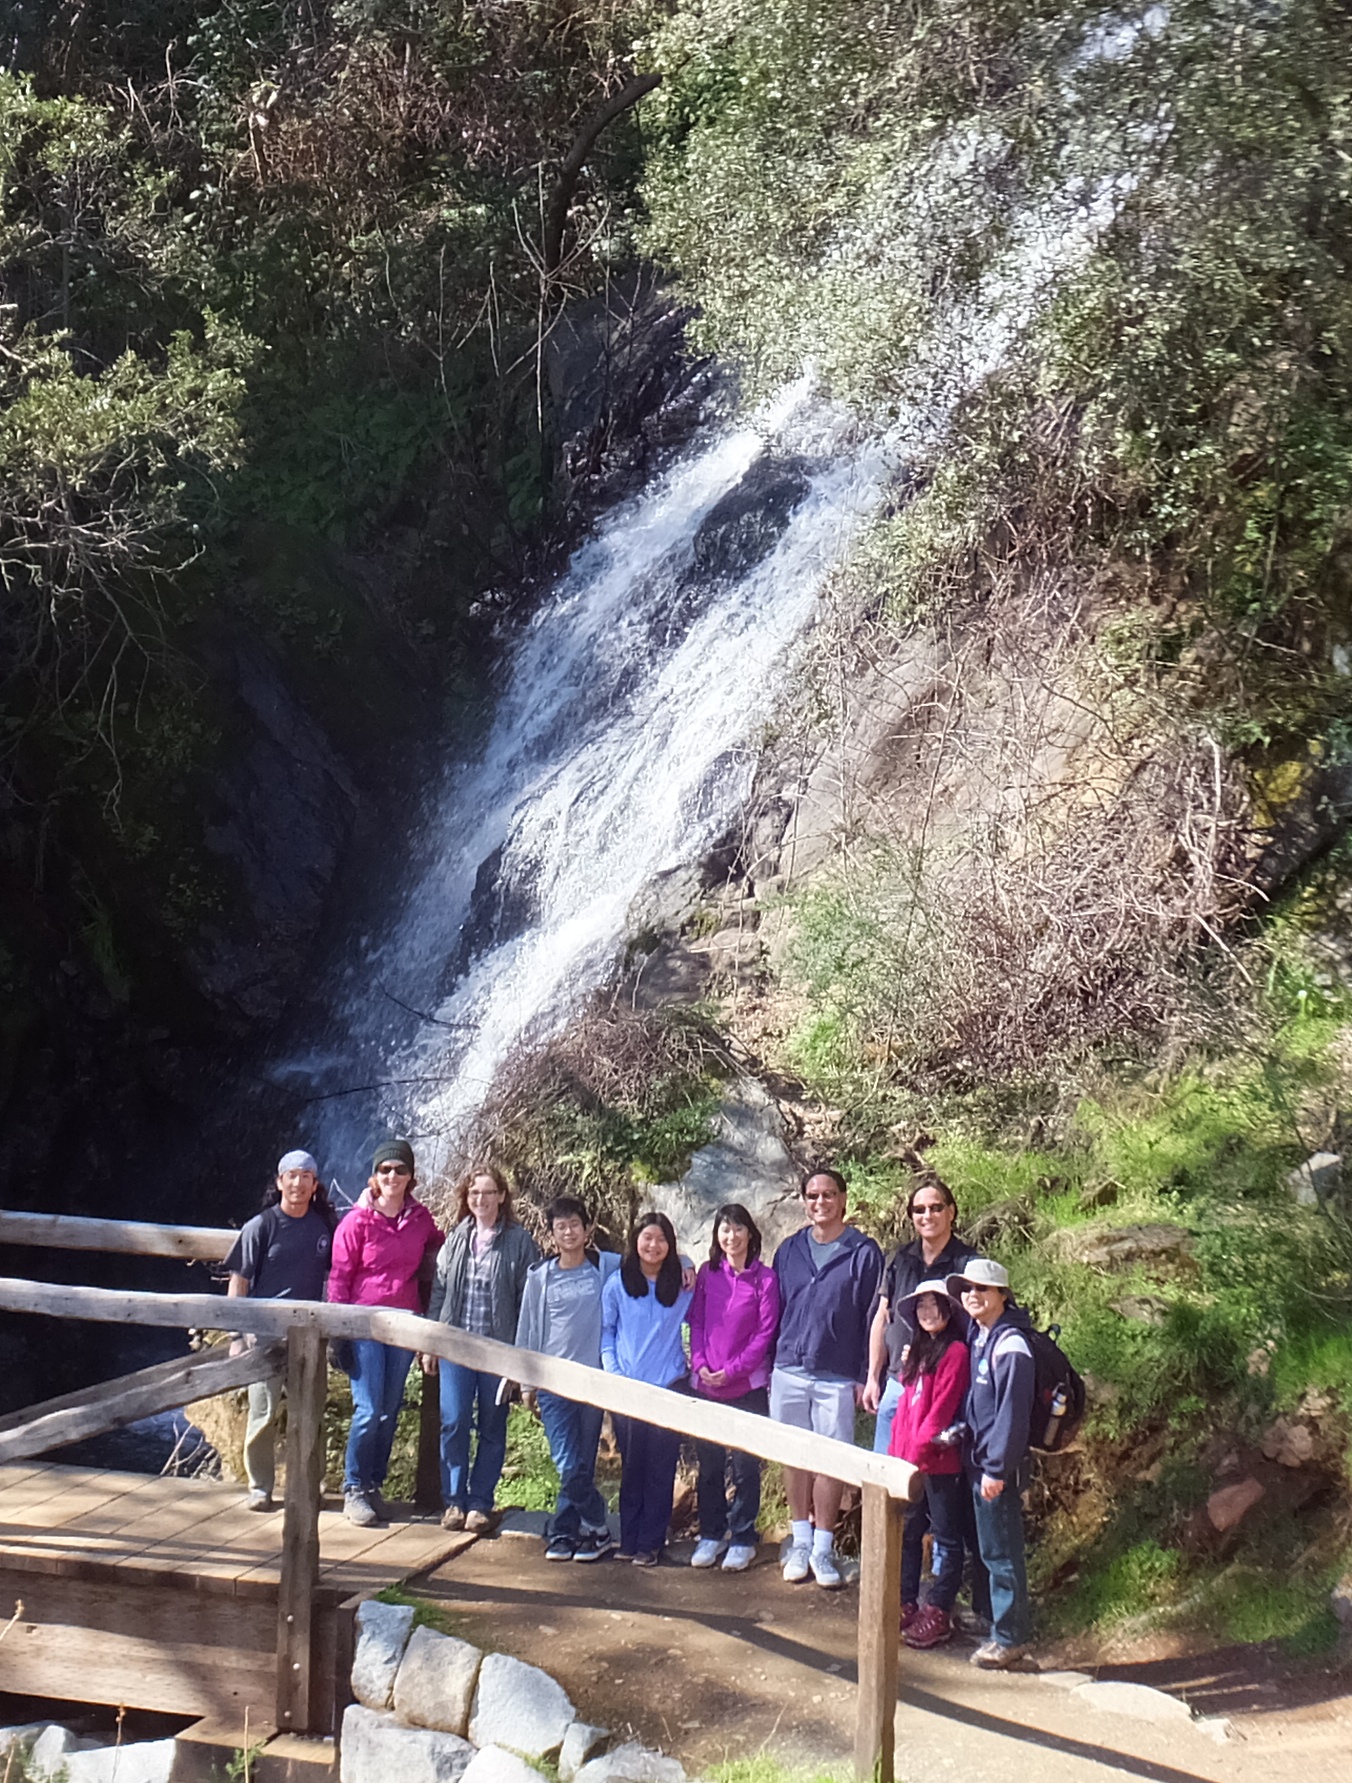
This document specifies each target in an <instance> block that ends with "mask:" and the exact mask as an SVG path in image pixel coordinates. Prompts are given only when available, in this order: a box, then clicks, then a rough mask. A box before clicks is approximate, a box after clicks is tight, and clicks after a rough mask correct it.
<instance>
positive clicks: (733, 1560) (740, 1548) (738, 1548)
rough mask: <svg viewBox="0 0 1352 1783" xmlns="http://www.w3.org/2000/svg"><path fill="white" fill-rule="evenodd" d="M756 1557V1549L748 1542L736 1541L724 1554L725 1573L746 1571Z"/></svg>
mask: <svg viewBox="0 0 1352 1783" xmlns="http://www.w3.org/2000/svg"><path fill="white" fill-rule="evenodd" d="M755 1558H756V1550H755V1549H754V1548H753V1547H751V1546H750V1545H749V1544H748V1543H746V1542H734V1543H733V1544H732V1546H731V1547H730V1548H729V1549H728V1551H727V1553H726V1554H725V1555H724V1556H723V1571H724V1572H725V1573H744V1572H745V1571H746V1569H747V1568H748V1567H749V1566H750V1565H751V1562H752V1561H753V1560H754V1559H755Z"/></svg>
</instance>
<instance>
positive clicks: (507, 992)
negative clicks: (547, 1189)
mask: <svg viewBox="0 0 1352 1783" xmlns="http://www.w3.org/2000/svg"><path fill="white" fill-rule="evenodd" d="M892 468H893V467H892V462H891V455H890V453H889V450H888V449H887V447H886V445H885V444H884V443H881V442H879V441H877V440H864V441H862V442H861V441H860V439H859V437H858V432H857V429H856V428H855V426H854V425H853V423H852V421H851V418H850V417H849V416H848V415H846V414H844V413H843V412H841V411H840V410H838V409H833V408H831V407H830V406H829V405H827V404H825V403H823V402H822V401H821V400H820V399H818V398H817V397H816V396H815V395H814V393H813V385H812V378H811V376H810V375H808V374H805V375H804V376H803V377H802V378H801V379H800V380H798V381H797V382H796V383H795V384H794V385H792V386H791V387H790V388H788V389H787V390H785V391H784V392H783V393H782V394H781V395H780V396H779V397H778V398H777V399H776V400H775V401H774V402H772V403H771V404H769V405H767V406H766V407H765V408H764V409H762V410H761V411H760V412H758V413H756V414H754V415H753V416H752V417H751V418H750V419H749V420H747V421H745V422H743V423H741V424H740V425H723V426H721V427H719V428H718V429H717V430H716V432H715V435H714V437H713V438H712V439H711V440H706V441H704V442H702V443H701V444H700V445H699V446H698V447H696V448H695V449H694V450H692V451H690V452H689V453H688V454H687V455H686V456H685V457H684V458H683V459H681V460H680V461H679V462H677V463H676V464H675V465H674V466H672V468H671V469H670V470H668V471H667V472H666V473H665V474H664V475H662V476H661V477H660V478H659V479H658V480H657V481H656V482H655V483H654V484H653V485H652V486H651V487H649V488H648V489H646V490H644V491H643V492H642V493H641V494H639V495H638V496H637V497H635V498H634V499H632V500H630V501H629V502H627V503H625V504H623V505H622V506H621V507H620V508H619V509H618V510H617V511H616V512H614V513H613V514H612V515H611V516H610V517H609V518H608V519H607V520H606V521H605V523H604V524H603V525H601V526H600V528H599V529H598V530H597V532H596V534H595V536H594V537H593V538H591V539H590V540H588V542H587V543H586V544H584V545H583V546H582V548H581V549H580V550H579V551H578V552H577V554H576V556H575V557H574V559H573V561H572V563H571V564H570V566H569V568H568V570H567V572H566V573H565V574H564V576H563V577H562V579H561V581H560V583H559V585H558V587H557V588H556V589H555V590H554V591H553V592H552V594H551V595H550V596H549V597H548V598H547V599H546V600H545V601H544V603H543V604H542V606H541V607H540V609H539V611H538V612H537V613H536V615H535V616H534V618H533V620H532V622H531V623H530V624H529V626H528V627H526V629H525V630H524V631H523V633H522V635H521V636H520V638H519V639H518V640H517V641H516V643H515V645H514V647H513V648H512V650H511V651H510V655H509V660H508V663H507V667H506V673H505V677H504V683H503V687H502V691H501V694H500V697H499V699H498V701H497V706H496V713H495V717H494V719H493V721H492V725H491V729H490V730H489V734H488V736H487V737H486V739H485V741H484V744H483V748H482V750H481V752H480V753H479V755H478V756H477V758H476V759H474V760H473V761H471V762H469V763H466V764H462V765H459V766H456V767H454V768H452V769H451V770H450V771H449V772H448V773H447V775H446V777H445V780H444V782H443V784H442V785H441V786H440V787H439V788H438V789H437V792H436V796H435V797H434V799H432V800H431V801H430V804H429V810H428V814H427V817H426V820H425V822H424V825H423V829H422V834H421V837H420V838H419V841H418V843H417V845H416V847H415V849H414V863H413V868H412V871H411V872H410V873H406V874H405V883H404V887H403V890H402V892H401V898H400V907H399V909H398V911H397V912H396V913H395V914H394V915H393V916H392V917H391V918H390V919H389V920H388V922H387V925H386V927H385V928H384V931H383V932H382V933H381V934H379V935H375V936H371V937H368V938H367V939H366V941H365V942H364V943H363V945H362V946H361V948H360V949H359V950H358V954H357V957H356V959H355V960H354V961H353V962H352V964H351V965H350V966H349V967H348V969H347V970H346V972H345V974H344V982H343V984H342V986H341V989H340V992H339V996H338V999H337V1007H336V1010H335V1016H336V1020H335V1024H334V1025H335V1027H336V1028H337V1029H338V1030H339V1031H340V1032H342V1033H343V1035H344V1041H343V1043H342V1044H341V1046H339V1047H338V1048H336V1049H326V1050H325V1051H324V1052H323V1053H319V1054H313V1055H310V1056H308V1057H305V1058H292V1059H290V1060H288V1061H287V1062H286V1064H285V1065H284V1066H282V1067H279V1068H278V1071H277V1072H276V1073H275V1075H282V1076H284V1077H286V1078H289V1079H292V1080H296V1079H300V1080H302V1081H303V1080H307V1079H308V1080H309V1081H311V1082H323V1083H326V1084H327V1083H333V1082H334V1081H335V1080H337V1081H338V1082H341V1081H342V1079H343V1078H344V1077H347V1078H348V1079H349V1081H352V1082H360V1083H365V1082H371V1081H374V1080H375V1079H377V1078H378V1079H379V1080H380V1081H381V1082H382V1083H383V1084H384V1085H385V1087H384V1088H383V1089H382V1090H381V1092H380V1106H379V1112H378V1113H377V1110H376V1108H375V1107H374V1106H373V1104H372V1102H371V1100H370V1099H369V1098H363V1099H358V1098H345V1097H335V1098H333V1099H332V1100H329V1101H325V1102H321V1103H318V1104H316V1105H315V1110H314V1112H315V1115H316V1117H317V1118H316V1119H315V1120H314V1121H313V1122H312V1123H311V1127H310V1131H311V1132H312V1134H313V1135H314V1143H315V1144H316V1145H317V1146H318V1147H319V1148H320V1150H321V1156H323V1157H324V1158H325V1160H326V1162H330V1161H331V1162H333V1163H335V1164H339V1168H340V1174H341V1173H342V1164H341V1163H340V1160H341V1161H342V1162H343V1163H346V1161H347V1160H349V1159H357V1158H360V1156H361V1155H362V1153H363V1151H364V1150H365V1147H366V1143H367V1141H368V1140H369V1138H370V1137H371V1136H372V1134H373V1133H374V1132H379V1131H382V1130H389V1129H390V1128H394V1129H396V1130H398V1131H403V1132H408V1133H410V1134H411V1135H412V1136H414V1137H415V1139H416V1140H417V1141H418V1143H419V1155H420V1161H421V1160H422V1159H424V1158H425V1159H426V1164H427V1167H430V1168H435V1167H436V1165H437V1163H438V1162H439V1161H440V1160H441V1159H442V1158H443V1157H444V1155H445V1154H446V1152H447V1151H449V1150H450V1149H451V1148H452V1147H453V1145H454V1141H455V1136H456V1134H457V1132H459V1131H460V1130H461V1129H462V1127H463V1124H464V1122H465V1121H466V1119H467V1118H468V1117H469V1116H470V1115H472V1113H473V1112H474V1109H475V1108H476V1106H477V1105H478V1102H479V1101H480V1099H481V1098H482V1096H483V1094H484V1093H485V1091H486V1090H487V1088H488V1086H489V1084H490V1083H491V1081H492V1078H493V1075H494V1072H495V1071H496V1069H497V1068H498V1066H499V1065H500V1064H501V1062H502V1060H503V1059H504V1058H505V1057H506V1055H507V1054H508V1053H509V1052H510V1051H511V1049H512V1048H513V1047H514V1046H515V1045H516V1044H517V1043H518V1042H519V1041H521V1040H522V1039H524V1038H528V1037H529V1038H538V1037H541V1036H543V1035H546V1034H548V1033H549V1032H551V1031H553V1030H555V1029H557V1027H558V1026H559V1025H560V1024H561V1023H562V1022H563V1021H564V1020H566V1018H567V1016H568V1014H569V1012H570V1011H571V1010H573V1009H575V1008H576V1007H577V1006H578V1004H579V1002H580V1001H581V1000H582V999H584V998H585V997H586V996H587V994H588V993H589V992H591V991H592V990H593V989H594V988H595V987H596V986H597V985H599V984H600V983H601V982H603V981H604V979H605V977H606V975H607V974H608V972H609V971H610V970H611V969H612V967H613V965H614V963H615V960H616V958H617V955H618V953H619V951H620V947H621V944H622V940H623V936H624V930H625V920H626V916H627V913H628V911H629V909H630V906H631V905H632V903H633V901H634V899H635V897H636V896H637V895H638V893H639V892H640V891H641V890H642V889H643V888H644V886H645V885H647V884H648V883H649V882H650V881H651V880H652V879H653V878H654V877H655V876H657V875H658V874H660V873H662V872H664V871H665V870H667V869H668V868H671V867H674V866H677V865H679V864H681V863H683V862H688V861H691V860H693V859H696V858H698V857H699V855H700V854H701V853H702V852H703V851H705V850H707V848H708V847H709V846H710V845H711V844H712V843H713V842H714V841H716V840H717V839H718V837H720V836H721V835H722V834H724V833H726V831H727V830H728V828H729V827H730V825H731V824H732V823H733V821H734V820H735V818H736V815H737V813H738V811H739V809H740V808H741V806H742V804H743V803H744V801H745V799H746V796H747V793H748V791H749V789H750V783H751V777H752V774H753V772H754V768H755V762H756V756H757V731H758V728H759V727H760V726H761V725H762V724H763V723H764V721H765V720H766V719H768V717H769V716H770V714H771V711H772V709H773V697H774V692H775V689H776V688H777V686H778V684H779V672H780V670H781V668H782V665H783V662H784V658H785V653H786V651H787V650H788V649H789V647H790V646H791V645H792V644H793V643H794V641H795V640H796V639H797V638H798V636H799V635H800V633H801V632H802V630H803V628H804V626H805V624H806V622H807V620H808V618H809V616H810V614H811V612H812V609H813V606H814V603H815V601H816V600H817V597H818V594H819V591H820V589H821V586H822V583H823V581H824V579H825V578H826V576H827V575H828V574H829V572H830V570H831V568H832V567H833V566H834V565H835V564H836V563H838V562H839V560H840V558H841V556H842V554H843V553H844V551H845V550H846V549H847V547H848V545H849V543H850V541H851V539H852V538H853V537H854V536H855V533H856V532H857V529H858V527H859V525H860V523H861V522H862V521H863V520H864V519H865V518H866V517H867V516H868V515H869V514H870V513H872V512H873V510H874V509H875V508H876V506H877V504H878V502H879V500H880V499H881V497H882V494H883V491H884V489H885V488H886V487H887V484H888V481H889V477H890V474H891V470H892ZM408 1011H423V1012H424V1019H422V1020H413V1021H411V1020H410V1017H409V1015H408V1013H407V1012H408ZM354 1103H355V1106H354ZM348 1168H349V1169H350V1168H351V1165H348Z"/></svg>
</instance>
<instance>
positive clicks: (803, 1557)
mask: <svg viewBox="0 0 1352 1783" xmlns="http://www.w3.org/2000/svg"><path fill="white" fill-rule="evenodd" d="M811 1574H812V1550H811V1548H805V1547H804V1546H803V1544H802V1543H801V1542H795V1543H794V1544H793V1546H792V1547H791V1548H790V1549H789V1552H788V1555H787V1557H786V1559H785V1561H784V1582H785V1584H786V1585H801V1584H802V1582H803V1580H804V1579H806V1578H810V1577H811Z"/></svg>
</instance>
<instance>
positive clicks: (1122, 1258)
mask: <svg viewBox="0 0 1352 1783" xmlns="http://www.w3.org/2000/svg"><path fill="white" fill-rule="evenodd" d="M1051 1242H1052V1244H1053V1246H1054V1247H1055V1249H1056V1251H1057V1253H1058V1254H1059V1255H1060V1256H1061V1257H1062V1258H1063V1260H1064V1261H1065V1262H1067V1263H1087V1264H1088V1265H1089V1267H1090V1268H1091V1269H1103V1270H1108V1271H1111V1272H1113V1273H1118V1272H1122V1271H1125V1270H1128V1269H1142V1270H1144V1271H1145V1273H1146V1274H1152V1273H1154V1274H1158V1273H1163V1274H1166V1275H1168V1274H1171V1273H1173V1272H1174V1271H1175V1270H1177V1269H1179V1268H1180V1267H1183V1266H1186V1265H1187V1264H1188V1262H1189V1260H1190V1258H1191V1256H1192V1248H1193V1246H1192V1234H1191V1233H1190V1232H1188V1231H1187V1230H1186V1229H1185V1228H1184V1227H1182V1226H1175V1225H1173V1224H1171V1223H1170V1222H1169V1221H1167V1220H1156V1221H1151V1222H1146V1223H1143V1224H1141V1225H1139V1226H1107V1225H1102V1224H1098V1223H1091V1224H1089V1225H1085V1226H1067V1227H1065V1228H1064V1229H1063V1230H1062V1231H1060V1232H1057V1233H1055V1234H1054V1235H1053V1237H1052V1240H1051Z"/></svg>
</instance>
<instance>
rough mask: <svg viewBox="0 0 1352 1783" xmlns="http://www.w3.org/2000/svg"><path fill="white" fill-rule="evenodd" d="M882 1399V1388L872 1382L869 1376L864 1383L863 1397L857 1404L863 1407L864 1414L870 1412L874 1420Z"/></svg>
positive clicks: (871, 1377)
mask: <svg viewBox="0 0 1352 1783" xmlns="http://www.w3.org/2000/svg"><path fill="white" fill-rule="evenodd" d="M882 1398H883V1390H882V1388H881V1387H880V1386H879V1385H878V1383H877V1381H875V1380H874V1378H873V1376H872V1375H870V1376H869V1377H868V1379H867V1380H866V1381H865V1382H864V1397H863V1398H862V1399H861V1400H860V1402H859V1403H860V1404H861V1405H862V1406H863V1408H864V1410H865V1411H866V1412H872V1413H873V1415H874V1417H875V1418H876V1417H877V1415H878V1407H879V1406H880V1405H881V1404H882Z"/></svg>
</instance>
